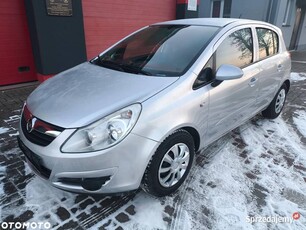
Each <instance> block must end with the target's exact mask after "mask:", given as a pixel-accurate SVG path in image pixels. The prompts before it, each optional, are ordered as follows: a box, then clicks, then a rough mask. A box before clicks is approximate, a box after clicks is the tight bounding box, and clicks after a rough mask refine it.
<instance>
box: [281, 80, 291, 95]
mask: <svg viewBox="0 0 306 230" xmlns="http://www.w3.org/2000/svg"><path fill="white" fill-rule="evenodd" d="M283 84H285V85H286V88H287V93H288V91H289V89H290V81H289V79H287V80H286V81H284V83H283Z"/></svg>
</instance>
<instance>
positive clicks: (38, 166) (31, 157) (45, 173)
mask: <svg viewBox="0 0 306 230" xmlns="http://www.w3.org/2000/svg"><path fill="white" fill-rule="evenodd" d="M17 140H18V145H19V148H20V149H21V150H22V152H23V153H24V155H25V157H26V158H27V160H28V161H29V162H30V163H31V165H32V166H33V167H34V169H35V171H36V172H37V173H38V174H39V176H41V177H42V178H44V179H49V177H50V175H51V170H50V169H48V168H46V167H45V166H43V164H42V160H41V158H40V157H39V156H38V155H36V154H35V153H33V152H32V151H31V150H30V149H28V148H27V147H26V146H25V145H24V144H23V143H22V141H21V140H20V138H19V137H17Z"/></svg>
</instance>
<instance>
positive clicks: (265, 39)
mask: <svg viewBox="0 0 306 230" xmlns="http://www.w3.org/2000/svg"><path fill="white" fill-rule="evenodd" d="M256 32H257V37H258V44H259V59H260V60H262V59H264V58H266V57H269V56H272V55H274V54H277V53H278V49H279V42H278V36H277V34H276V33H275V32H274V31H272V30H269V29H264V28H256Z"/></svg>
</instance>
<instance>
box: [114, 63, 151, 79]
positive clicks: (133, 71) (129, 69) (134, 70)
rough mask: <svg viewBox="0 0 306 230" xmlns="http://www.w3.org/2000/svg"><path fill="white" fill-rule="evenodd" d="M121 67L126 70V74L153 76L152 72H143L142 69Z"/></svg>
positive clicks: (128, 66)
mask: <svg viewBox="0 0 306 230" xmlns="http://www.w3.org/2000/svg"><path fill="white" fill-rule="evenodd" d="M120 67H122V68H123V69H124V70H126V72H130V73H136V74H143V75H147V76H152V74H151V73H150V72H148V71H145V70H142V69H141V68H139V67H137V66H132V65H124V64H120Z"/></svg>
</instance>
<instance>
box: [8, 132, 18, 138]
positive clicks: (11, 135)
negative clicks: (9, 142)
mask: <svg viewBox="0 0 306 230" xmlns="http://www.w3.org/2000/svg"><path fill="white" fill-rule="evenodd" d="M18 135H19V132H18V131H17V132H16V133H11V134H9V136H10V137H16V136H18Z"/></svg>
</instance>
